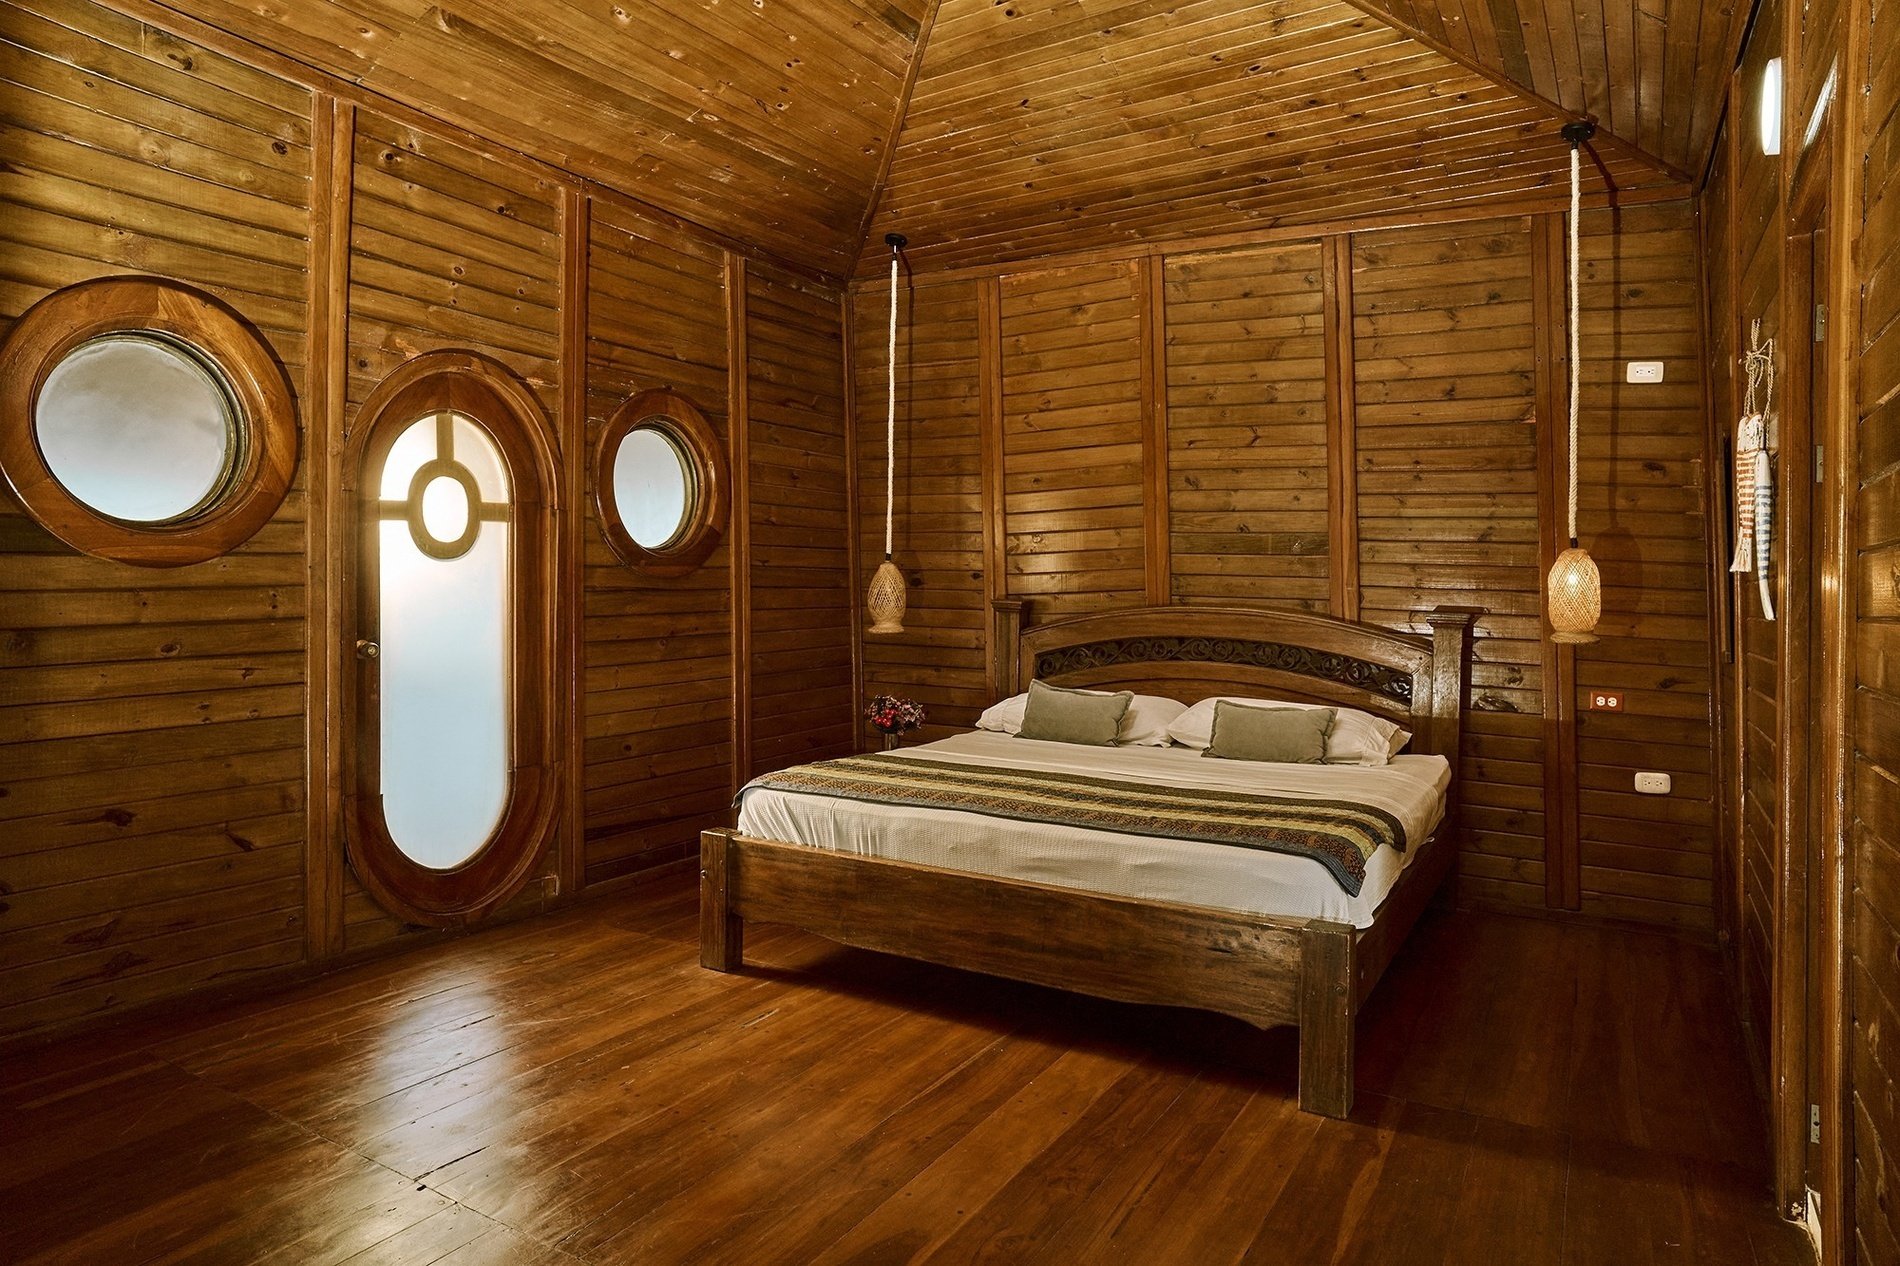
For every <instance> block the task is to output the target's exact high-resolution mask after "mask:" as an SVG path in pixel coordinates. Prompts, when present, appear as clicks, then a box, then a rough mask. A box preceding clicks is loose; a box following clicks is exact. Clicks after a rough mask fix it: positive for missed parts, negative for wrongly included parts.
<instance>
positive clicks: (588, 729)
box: [583, 203, 733, 882]
mask: <svg viewBox="0 0 1900 1266" xmlns="http://www.w3.org/2000/svg"><path fill="white" fill-rule="evenodd" d="M587 286H588V290H587V322H588V351H587V446H586V452H587V453H588V454H590V455H591V454H592V453H593V452H594V449H595V446H596V445H597V444H598V443H599V441H600V434H601V432H602V430H603V429H605V427H606V425H607V422H608V420H609V419H610V418H612V417H613V414H614V411H615V410H616V409H618V408H619V407H620V405H621V403H622V402H623V401H625V400H626V399H627V398H628V397H629V396H631V395H633V394H635V393H637V392H641V391H648V390H652V389H654V388H658V387H664V388H668V389H670V390H673V391H677V392H679V393H680V394H682V395H684V396H686V397H687V398H688V399H690V400H692V401H693V402H694V403H696V404H697V405H698V406H699V408H700V410H701V411H702V412H703V413H704V414H705V415H706V419H707V421H709V422H710V423H711V424H712V426H713V429H714V430H715V431H716V432H717V433H718V434H719V435H720V436H721V437H722V438H729V432H728V420H727V417H726V395H727V387H728V373H729V363H728V360H729V358H728V346H727V333H726V260H725V254H724V252H723V251H720V250H718V249H717V248H715V247H712V246H709V245H707V244H706V243H704V242H702V241H699V240H696V239H695V238H693V237H692V236H691V235H690V234H686V233H681V232H679V231H677V230H670V229H667V228H664V227H661V226H659V225H655V224H653V223H651V222H648V221H646V220H643V219H641V218H640V217H638V216H636V215H632V214H630V213H629V212H627V211H626V210H625V209H623V208H620V207H616V206H613V205H612V204H609V203H595V204H593V207H592V216H591V223H590V225H589V232H588V269H587ZM584 501H585V504H584V506H583V510H584V513H585V514H586V515H587V520H588V526H587V530H586V531H585V532H584V533H583V541H584V548H585V551H586V573H585V616H584V630H585V631H584V640H585V645H586V664H585V668H584V688H585V691H586V705H585V710H586V721H585V725H584V736H583V744H584V754H585V759H586V769H587V772H586V779H585V797H584V799H585V806H586V808H585V819H586V821H585V827H584V830H585V835H586V850H585V857H586V863H585V865H586V878H587V879H588V880H589V881H590V882H593V881H598V880H602V879H610V878H613V877H615V876H618V875H624V874H628V873H630V872H633V871H637V870H642V869H647V868H650V867H653V866H662V865H667V864H670V863H677V862H680V861H683V860H684V859H685V858H687V857H688V856H689V855H691V856H697V855H698V848H699V832H700V831H701V830H702V829H703V828H706V827H709V826H715V825H720V824H723V823H724V822H725V821H726V820H727V818H728V807H729V805H730V804H731V800H732V786H731V773H730V771H731V766H732V700H733V691H732V600H731V586H730V577H729V574H728V571H729V567H730V564H731V560H730V556H729V550H730V547H731V538H730V537H728V538H727V539H726V540H725V541H723V542H722V543H721V544H720V546H719V548H718V549H717V550H715V551H714V552H713V554H712V556H711V557H710V558H708V559H707V560H706V562H705V564H704V565H703V566H702V567H701V568H700V569H699V570H698V571H696V572H694V573H693V574H692V575H690V576H685V577H681V578H676V579H663V580H662V579H655V578H653V577H649V576H644V575H641V574H639V573H637V572H635V571H633V570H631V569H630V568H628V567H627V566H625V565H624V564H623V563H621V562H620V560H619V559H618V558H617V557H616V556H615V555H614V553H613V551H612V550H610V549H609V548H608V547H607V542H606V540H605V538H603V537H602V536H601V534H600V532H599V531H598V530H597V527H596V524H597V522H598V520H597V517H596V514H595V507H594V504H593V498H592V497H591V496H590V497H586V498H584Z"/></svg>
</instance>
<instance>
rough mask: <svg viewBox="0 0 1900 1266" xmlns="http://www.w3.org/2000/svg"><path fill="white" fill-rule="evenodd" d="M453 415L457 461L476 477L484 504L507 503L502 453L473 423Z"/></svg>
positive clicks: (457, 414) (506, 479) (460, 416)
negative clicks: (486, 502)
mask: <svg viewBox="0 0 1900 1266" xmlns="http://www.w3.org/2000/svg"><path fill="white" fill-rule="evenodd" d="M450 416H451V417H453V418H454V419H455V460H456V461H458V462H461V463H462V464H463V465H464V466H466V467H468V469H469V471H470V473H471V474H473V475H474V476H475V486H476V487H477V488H478V489H480V490H481V494H482V500H483V501H506V500H507V499H508V476H507V473H506V472H505V470H504V469H503V467H502V464H501V462H502V458H501V450H500V449H498V448H496V447H495V446H494V444H493V443H491V442H490V441H489V438H488V437H487V436H486V435H484V434H483V433H482V429H481V427H479V426H477V425H476V424H475V423H474V422H473V421H471V420H470V419H468V418H466V417H463V416H462V415H461V414H459V413H456V414H451V415H450Z"/></svg>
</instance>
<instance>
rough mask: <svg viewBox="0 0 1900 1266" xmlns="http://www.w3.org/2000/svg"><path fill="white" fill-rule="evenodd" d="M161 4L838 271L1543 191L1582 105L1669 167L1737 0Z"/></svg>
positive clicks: (1692, 160)
mask: <svg viewBox="0 0 1900 1266" xmlns="http://www.w3.org/2000/svg"><path fill="white" fill-rule="evenodd" d="M160 2H161V3H165V4H170V5H171V6H172V7H174V8H176V9H177V10H178V11H179V12H180V13H184V14H188V15H189V16H191V17H193V18H196V19H200V20H203V21H207V22H210V23H212V24H214V25H217V26H220V27H223V28H225V29H226V30H229V31H231V32H233V33H235V34H237V35H240V36H243V37H245V38H248V39H252V40H255V41H257V42H259V43H263V44H266V45H269V46H271V47H273V48H276V49H278V50H281V51H282V52H285V53H288V54H289V55H291V56H292V57H296V58H298V59H300V60H302V61H304V62H306V63H309V64H310V65H313V66H315V67H317V68H318V69H321V70H323V71H327V72H329V73H331V74H334V75H337V76H340V77H343V78H346V79H348V80H351V81H353V82H356V83H359V84H362V85H363V86H365V87H368V88H371V89H374V90H376V91H379V92H382V93H384V94H386V95H388V96H390V97H392V98H394V99H396V100H398V101H401V102H404V103H405V104H407V105H410V106H413V107H415V108H418V109H421V110H424V111H427V112H429V113H432V114H434V115H436V116H437V117H440V118H443V119H446V120H448V121H449V122H452V123H455V124H459V125H461V126H463V127H466V128H468V129H470V130H472V131H476V132H480V133H482V134H484V135H486V136H489V137H492V138H493V139H495V140H496V141H499V142H501V143H503V144H505V145H509V146H512V147H514V148H516V149H519V150H521V151H522V152H524V153H527V154H531V155H534V156H535V157H538V158H542V159H545V160H547V161H549V162H553V163H557V164H559V165H561V166H564V167H566V168H568V169H569V170H571V171H574V172H576V173H578V174H580V175H583V176H587V177H591V178H593V179H595V180H598V181H600V182H602V183H603V184H607V185H611V186H613V187H615V188H617V189H620V190H622V191H624V192H627V193H630V194H633V195H634V196H636V197H640V198H643V199H645V200H646V201H648V202H650V203H652V204H654V205H656V206H659V207H662V208H664V209H666V210H668V211H671V212H673V213H675V214H677V215H680V216H683V217H685V218H687V219H690V220H694V221H696V222H698V223H700V224H702V225H705V226H706V227H708V228H711V229H714V230H717V231H719V232H722V233H725V234H728V235H730V236H731V237H734V238H737V239H740V240H743V241H746V242H750V243H753V244H755V245H757V246H759V247H762V248H764V249H766V250H768V251H771V252H773V253H775V254H777V255H779V256H780V257H782V258H784V259H786V260H789V261H792V262H794V263H798V264H802V265H806V266H808V267H811V268H814V269H817V270H820V271H822V272H826V273H830V274H834V275H837V274H843V273H848V272H850V271H851V270H852V267H853V264H854V262H856V261H858V260H859V259H860V256H861V257H862V260H863V264H864V266H865V267H866V268H871V267H875V266H876V264H877V263H879V262H881V260H882V258H883V256H884V247H883V245H882V238H883V235H884V233H885V232H886V231H888V230H890V229H900V230H902V231H904V232H906V233H908V234H909V235H910V236H911V238H912V241H913V245H912V249H911V252H910V255H911V259H912V262H913V264H914V265H916V266H919V267H927V266H951V265H957V264H965V263H978V262H982V263H993V262H1003V261H1010V260H1018V259H1022V258H1027V257H1031V256H1034V255H1037V254H1042V253H1047V252H1053V251H1068V250H1074V249H1081V248H1087V247H1091V246H1106V245H1112V244H1115V243H1120V242H1127V241H1131V240H1135V239H1152V238H1156V237H1182V236H1190V235H1196V234H1206V233H1223V232H1229V231H1245V230H1247V229H1251V228H1258V227H1261V226H1265V225H1274V224H1303V223H1315V222H1321V221H1326V220H1336V219H1342V218H1353V217H1360V216H1366V215H1374V214H1379V213H1384V212H1393V211H1400V212H1404V211H1411V210H1428V209H1439V208H1447V207H1457V206H1463V205H1492V204H1498V203H1503V202H1510V201H1512V200H1514V199H1521V198H1523V197H1525V196H1526V195H1532V196H1536V195H1548V194H1551V193H1553V192H1554V190H1555V189H1556V187H1557V186H1558V185H1559V184H1560V183H1561V180H1562V177H1563V174H1564V171H1565V168H1566V163H1567V159H1566V156H1565V153H1564V146H1563V143H1562V141H1561V140H1560V139H1559V138H1558V137H1557V127H1558V125H1559V124H1560V123H1561V121H1562V120H1563V119H1564V118H1565V117H1567V116H1569V115H1576V114H1591V115H1594V116H1596V117H1598V119H1599V121H1600V122H1601V123H1602V124H1603V125H1604V127H1605V129H1606V135H1604V136H1602V137H1601V138H1600V143H1599V145H1598V147H1597V149H1598V155H1599V157H1600V158H1601V159H1602V167H1601V169H1600V170H1599V171H1598V172H1596V173H1594V174H1593V180H1596V181H1600V180H1601V179H1602V177H1603V176H1606V175H1607V176H1608V178H1609V179H1610V180H1611V181H1613V182H1614V183H1615V184H1616V185H1617V186H1618V187H1619V188H1622V189H1625V190H1631V189H1650V188H1656V187H1659V186H1661V187H1686V186H1687V185H1688V184H1689V183H1690V181H1689V177H1688V176H1687V175H1686V174H1685V173H1691V172H1699V171H1701V170H1702V167H1703V157H1704V156H1705V155H1706V153H1707V151H1708V147H1709V145H1710V143H1711V138H1712V135H1713V131H1714V126H1715V117H1716V111H1717V110H1718V109H1719V108H1720V94H1721V90H1722V83H1723V71H1724V69H1725V67H1726V64H1727V59H1728V58H1729V57H1730V56H1731V55H1732V52H1731V50H1732V49H1733V47H1734V43H1735V39H1736V37H1737V36H1738V34H1739V26H1740V24H1741V23H1742V22H1743V21H1745V19H1746V13H1745V10H1746V8H1747V5H1746V3H1745V0H1351V3H1346V2H1344V0H1264V2H1260V3H1247V2H1244V0H588V3H585V4H576V3H571V2H570V0H433V2H432V0H189V3H187V2H186V0H160ZM913 83H914V90H913V88H912V84H913ZM900 120H901V123H902V126H901V128H900V127H899V126H898V124H899V122H900ZM893 133H895V135H893ZM873 209H875V212H876V214H875V216H873V215H872V214H871V212H872V210H873ZM867 222H868V230H869V231H868V233H867V232H866V229H867Z"/></svg>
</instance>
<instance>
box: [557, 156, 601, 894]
mask: <svg viewBox="0 0 1900 1266" xmlns="http://www.w3.org/2000/svg"><path fill="white" fill-rule="evenodd" d="M588 238H589V203H588V200H587V197H586V195H585V194H583V193H582V192H581V191H580V190H579V189H575V188H570V189H566V190H563V191H562V198H561V427H562V437H561V480H562V490H561V508H562V514H561V516H560V521H559V531H560V555H559V556H560V559H561V562H560V565H559V566H557V567H556V568H555V574H556V575H557V576H558V577H559V578H560V579H559V585H558V588H559V591H560V601H561V602H562V603H563V608H564V609H563V617H562V618H563V623H564V624H565V626H566V627H567V629H568V630H570V631H571V634H572V635H571V636H567V637H563V638H561V639H560V648H559V651H558V653H559V654H560V656H561V657H562V661H563V668H564V673H563V676H564V679H565V680H566V681H567V683H568V691H567V698H566V699H564V700H562V701H561V703H562V706H563V707H565V708H566V709H567V718H568V721H567V731H566V732H567V743H566V748H565V750H564V751H563V752H562V754H561V775H562V785H563V793H562V794H563V795H564V796H565V797H566V803H565V804H564V806H563V813H562V817H561V827H560V832H561V838H560V845H559V849H560V852H559V855H558V857H557V858H556V872H555V873H556V874H557V875H558V876H559V880H560V885H561V892H562V894H563V895H566V896H573V895H575V894H577V893H578V892H580V890H581V888H582V887H583V886H585V884H586V882H587V838H586V836H587V733H586V726H585V724H584V722H583V718H584V717H585V716H586V715H587V677H586V655H585V651H584V646H585V639H584V637H583V636H582V635H581V630H582V628H583V627H584V626H585V623H586V619H587V612H586V602H585V599H584V597H583V589H584V587H585V583H586V575H587V562H586V540H585V537H584V535H583V534H584V533H585V532H586V531H587V528H588V520H589V517H590V512H589V507H588V505H587V499H588V498H587V470H588V463H589V460H590V457H591V454H592V451H593V450H592V445H590V444H589V443H588V426H587V350H588V334H589V326H588V319H587V298H588V281H587V268H588Z"/></svg>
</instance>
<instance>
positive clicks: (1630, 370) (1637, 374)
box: [1623, 360, 1663, 382]
mask: <svg viewBox="0 0 1900 1266" xmlns="http://www.w3.org/2000/svg"><path fill="white" fill-rule="evenodd" d="M1623 380H1624V381H1625V382H1661V381H1662V380H1663V363H1662V362H1661V361H1659V360H1633V361H1631V362H1630V363H1629V366H1628V367H1627V368H1626V369H1625V370H1624V371H1623Z"/></svg>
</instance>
